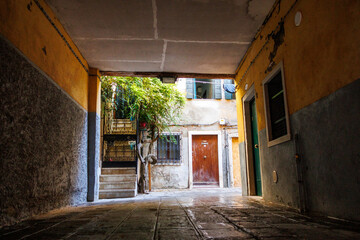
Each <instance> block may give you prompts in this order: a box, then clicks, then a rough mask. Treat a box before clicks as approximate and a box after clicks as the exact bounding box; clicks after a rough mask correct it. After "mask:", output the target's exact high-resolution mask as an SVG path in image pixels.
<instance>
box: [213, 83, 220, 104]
mask: <svg viewBox="0 0 360 240" xmlns="http://www.w3.org/2000/svg"><path fill="white" fill-rule="evenodd" d="M214 98H215V99H221V79H215V80H214Z"/></svg>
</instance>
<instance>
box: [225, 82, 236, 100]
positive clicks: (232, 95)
mask: <svg viewBox="0 0 360 240" xmlns="http://www.w3.org/2000/svg"><path fill="white" fill-rule="evenodd" d="M225 89H226V90H228V91H226V90H225ZM232 89H234V91H235V84H234V80H232V79H224V94H225V99H226V100H232V99H235V93H231V92H229V91H230V90H232Z"/></svg>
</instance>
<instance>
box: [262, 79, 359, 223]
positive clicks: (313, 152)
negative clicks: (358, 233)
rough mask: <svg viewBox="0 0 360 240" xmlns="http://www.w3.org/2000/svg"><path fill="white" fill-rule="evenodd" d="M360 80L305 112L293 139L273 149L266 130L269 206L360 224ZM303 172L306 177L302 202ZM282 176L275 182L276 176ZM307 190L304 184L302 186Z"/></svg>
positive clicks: (294, 119) (295, 122) (295, 120)
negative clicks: (299, 175) (302, 208)
mask: <svg viewBox="0 0 360 240" xmlns="http://www.w3.org/2000/svg"><path fill="white" fill-rule="evenodd" d="M359 93H360V80H359V79H358V80H356V81H354V82H353V83H351V84H349V85H347V86H345V87H343V88H341V89H339V90H337V91H336V92H334V93H332V94H330V95H329V96H327V97H325V98H322V99H320V100H319V101H317V102H315V103H313V104H311V105H309V106H307V107H305V108H303V109H301V110H299V111H298V112H296V113H294V114H293V115H291V117H290V124H291V131H292V135H293V136H294V135H295V134H298V136H299V140H298V142H297V143H296V144H297V149H298V150H299V152H298V153H299V154H300V165H297V164H296V161H295V152H296V150H295V149H296V146H295V141H294V140H293V139H294V137H293V139H292V140H291V141H288V142H284V143H282V144H279V145H275V146H273V147H270V148H268V147H267V141H266V131H265V129H263V130H261V131H260V132H259V139H260V144H261V145H260V157H261V169H262V186H263V196H264V199H265V200H268V201H273V202H277V203H282V204H285V205H288V206H291V207H294V208H299V207H300V206H301V205H302V204H301V203H300V199H304V201H305V207H306V209H308V210H309V211H310V212H314V213H319V214H322V215H326V216H334V217H338V218H343V219H350V220H355V221H359V220H360V215H359V214H358V213H357V211H354V208H356V207H357V206H358V205H359V202H360V192H359V191H358V189H360V174H359V169H360V148H359V146H360V137H359V133H360V121H359V119H360V111H359V109H360V94H359ZM297 167H298V168H299V169H300V170H301V171H300V172H302V173H303V175H304V177H303V179H304V189H305V191H304V192H305V196H304V197H301V198H300V196H302V195H300V193H301V192H302V191H300V190H299V189H302V188H299V183H298V182H297ZM274 170H275V171H276V172H277V174H278V182H277V183H275V182H273V178H272V172H273V171H274ZM300 184H301V183H300Z"/></svg>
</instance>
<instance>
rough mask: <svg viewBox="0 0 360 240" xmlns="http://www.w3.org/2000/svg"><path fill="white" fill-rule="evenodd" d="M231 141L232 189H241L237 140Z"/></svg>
mask: <svg viewBox="0 0 360 240" xmlns="http://www.w3.org/2000/svg"><path fill="white" fill-rule="evenodd" d="M231 141H232V149H231V151H232V162H233V179H234V187H241V173H240V155H239V140H238V139H237V138H232V139H231Z"/></svg>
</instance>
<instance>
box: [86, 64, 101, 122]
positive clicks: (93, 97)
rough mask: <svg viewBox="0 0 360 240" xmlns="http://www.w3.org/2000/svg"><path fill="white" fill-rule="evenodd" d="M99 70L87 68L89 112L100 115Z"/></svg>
mask: <svg viewBox="0 0 360 240" xmlns="http://www.w3.org/2000/svg"><path fill="white" fill-rule="evenodd" d="M99 77H100V72H99V70H98V69H95V68H90V69H89V102H88V106H89V109H88V111H89V112H96V113H97V114H99V115H100V111H101V98H100V94H101V87H100V79H99Z"/></svg>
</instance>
